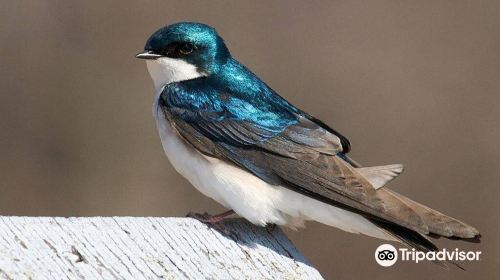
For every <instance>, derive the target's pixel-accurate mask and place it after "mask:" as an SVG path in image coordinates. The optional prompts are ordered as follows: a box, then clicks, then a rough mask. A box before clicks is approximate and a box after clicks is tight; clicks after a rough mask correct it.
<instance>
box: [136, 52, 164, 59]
mask: <svg viewBox="0 0 500 280" xmlns="http://www.w3.org/2000/svg"><path fill="white" fill-rule="evenodd" d="M135 57H136V58H141V59H158V58H160V57H162V55H161V54H156V53H154V52H153V51H144V52H141V53H138V54H136V55H135Z"/></svg>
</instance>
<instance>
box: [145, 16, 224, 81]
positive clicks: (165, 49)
mask: <svg viewBox="0 0 500 280" xmlns="http://www.w3.org/2000/svg"><path fill="white" fill-rule="evenodd" d="M136 57H137V58H142V59H147V60H148V63H147V65H148V70H149V72H150V74H151V76H153V80H155V78H154V75H165V74H168V75H170V76H172V75H174V76H175V75H191V76H196V75H209V74H210V73H211V72H214V71H217V69H218V67H219V66H220V65H222V64H224V63H225V62H226V61H227V59H228V58H230V57H231V56H230V54H229V51H228V49H227V47H226V45H225V44H224V40H223V39H222V38H221V37H220V36H219V35H218V34H217V32H216V31H215V29H214V28H212V27H210V26H208V25H205V24H201V23H194V22H181V23H176V24H172V25H168V26H165V27H163V28H161V29H159V30H158V31H156V32H155V33H153V35H151V37H149V39H148V40H147V42H146V45H145V46H144V52H142V53H139V54H138V55H137V56H136ZM160 68H164V69H160ZM174 68H175V69H174ZM194 70H195V72H193V71H194ZM152 71H153V72H158V71H160V72H162V73H152ZM179 71H183V72H184V73H177V72H179ZM174 72H176V73H174ZM174 78H175V77H174ZM192 78H195V77H192ZM155 84H156V82H155Z"/></svg>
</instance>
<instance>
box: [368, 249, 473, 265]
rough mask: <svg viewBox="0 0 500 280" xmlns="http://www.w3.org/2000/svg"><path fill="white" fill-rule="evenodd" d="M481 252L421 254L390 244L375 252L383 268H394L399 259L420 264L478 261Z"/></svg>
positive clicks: (447, 251) (457, 250)
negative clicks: (423, 262) (427, 262)
mask: <svg viewBox="0 0 500 280" xmlns="http://www.w3.org/2000/svg"><path fill="white" fill-rule="evenodd" d="M481 253H482V252H481V251H461V250H459V249H455V250H447V249H441V250H439V251H432V252H421V251H417V250H415V249H411V250H410V249H408V248H399V249H396V248H395V247H394V246H392V245H390V244H382V245H380V246H378V247H377V249H376V250H375V260H376V261H377V263H378V264H379V265H381V266H385V267H387V266H392V265H394V264H395V263H396V261H397V260H398V259H399V260H401V261H410V262H414V263H419V262H421V261H424V260H427V261H478V260H479V259H480V255H481Z"/></svg>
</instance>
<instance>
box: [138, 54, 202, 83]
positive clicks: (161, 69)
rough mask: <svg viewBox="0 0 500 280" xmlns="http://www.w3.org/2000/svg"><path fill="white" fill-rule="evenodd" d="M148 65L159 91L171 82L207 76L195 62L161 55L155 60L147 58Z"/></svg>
mask: <svg viewBox="0 0 500 280" xmlns="http://www.w3.org/2000/svg"><path fill="white" fill-rule="evenodd" d="M146 65H147V67H148V72H149V75H151V79H153V83H154V85H155V88H156V90H157V91H158V90H160V89H161V88H162V87H163V86H165V85H167V84H170V83H174V82H180V81H185V80H191V79H195V78H199V77H203V76H206V74H205V73H203V72H200V71H198V69H197V68H196V66H194V65H193V64H190V63H188V62H185V61H184V60H181V59H176V58H170V57H160V58H158V59H155V60H147V61H146Z"/></svg>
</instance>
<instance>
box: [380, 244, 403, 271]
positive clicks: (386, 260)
mask: <svg viewBox="0 0 500 280" xmlns="http://www.w3.org/2000/svg"><path fill="white" fill-rule="evenodd" d="M375 260H376V261H377V263H378V264H379V265H381V266H386V267H387V266H392V265H394V264H395V263H396V261H397V260H398V251H397V249H396V248H394V246H392V245H391V244H382V245H380V246H378V248H377V250H375Z"/></svg>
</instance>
